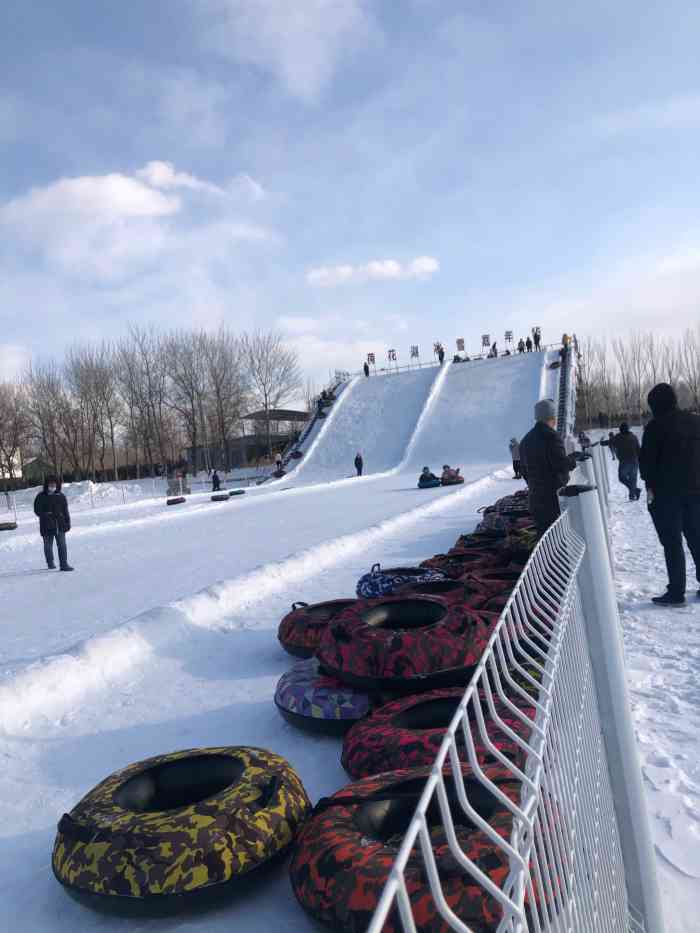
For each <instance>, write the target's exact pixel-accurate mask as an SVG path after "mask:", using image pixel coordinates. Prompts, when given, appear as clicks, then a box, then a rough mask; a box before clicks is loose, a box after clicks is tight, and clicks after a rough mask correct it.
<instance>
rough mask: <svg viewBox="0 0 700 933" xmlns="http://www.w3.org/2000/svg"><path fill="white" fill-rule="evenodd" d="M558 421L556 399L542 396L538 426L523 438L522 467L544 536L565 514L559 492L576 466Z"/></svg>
mask: <svg viewBox="0 0 700 933" xmlns="http://www.w3.org/2000/svg"><path fill="white" fill-rule="evenodd" d="M556 423H557V416H556V408H555V406H554V402H553V400H552V399H551V398H543V399H540V401H539V402H537V404H536V405H535V426H534V428H533V429H532V430H531V431H529V432H528V433H527V434H526V435H525V437H524V438H523V439H522V440H521V441H520V468H521V471H522V474H523V476H524V477H525V480H526V482H527V485H528V489H529V502H530V511H531V512H532V517H533V519H534V520H535V525H536V526H537V533H538V535H539V536H540V537H541V536H542V535H543V534H544V533H545V531H546V530H547V529H548V528H549V526H550V525H552V524H553V523H554V522H555V521H556V520H557V518H558V517H559V515H560V514H561V509H560V508H559V497H558V495H557V493H558V491H559V490H560V489H561V488H562V486H566V484H567V483H568V482H569V473H570V472H571V470H573V469H574V468H575V466H576V461H575V459H574V457H573V455H569V456H567V453H566V450H565V449H564V441H563V440H562V439H561V437H560V436H559V434H557V432H556V430H555V426H556Z"/></svg>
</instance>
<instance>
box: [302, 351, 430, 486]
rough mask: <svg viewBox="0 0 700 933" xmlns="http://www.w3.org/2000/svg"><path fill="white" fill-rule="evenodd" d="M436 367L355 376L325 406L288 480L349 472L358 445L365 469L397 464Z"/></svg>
mask: <svg viewBox="0 0 700 933" xmlns="http://www.w3.org/2000/svg"><path fill="white" fill-rule="evenodd" d="M439 373H440V370H439V369H438V368H437V367H435V366H429V367H426V368H422V369H414V370H409V371H407V372H401V373H395V374H393V375H391V374H380V375H376V376H371V377H370V378H369V379H365V378H364V377H363V376H357V377H355V379H354V380H353V381H352V382H351V383H350V385H349V386H348V387H347V389H346V390H345V391H344V392H343V394H342V395H341V396H340V398H339V399H338V401H337V402H336V403H335V405H334V406H333V407H332V408H331V410H330V412H329V414H328V417H327V418H326V424H325V426H324V427H323V429H322V430H321V431H320V432H319V434H318V436H317V439H316V443H315V444H313V445H312V447H311V448H310V449H309V451H308V453H307V455H306V457H305V458H304V460H303V461H302V463H301V464H300V466H299V467H298V468H297V470H296V471H295V472H294V474H293V478H294V481H295V482H297V481H301V482H304V483H310V482H323V481H326V480H329V479H340V478H342V477H347V476H352V475H354V473H355V468H354V466H353V461H354V459H355V455H356V453H357V452H358V450H359V451H361V453H362V457H363V459H364V470H365V472H366V473H368V474H371V473H382V472H384V471H386V470H389V469H391V468H392V467H396V466H398V464H399V463H400V462H401V460H402V459H403V456H404V454H405V451H406V447H407V445H408V442H409V440H410V438H411V435H412V434H413V430H414V428H415V426H416V423H417V421H418V418H419V417H420V413H421V411H422V410H423V406H424V405H425V402H426V399H427V398H428V394H429V392H430V388H431V386H432V384H433V382H434V381H435V378H436V377H437V376H438V375H439Z"/></svg>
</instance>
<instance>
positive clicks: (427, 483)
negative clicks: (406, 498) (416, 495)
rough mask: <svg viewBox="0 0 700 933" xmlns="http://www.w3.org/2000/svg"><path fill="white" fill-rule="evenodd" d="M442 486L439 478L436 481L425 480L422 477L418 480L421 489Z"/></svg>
mask: <svg viewBox="0 0 700 933" xmlns="http://www.w3.org/2000/svg"><path fill="white" fill-rule="evenodd" d="M440 485H441V483H440V480H439V479H438V478H437V476H436V477H435V478H434V479H423V477H422V476H421V477H419V479H418V488H419V489H435V487H436V486H440Z"/></svg>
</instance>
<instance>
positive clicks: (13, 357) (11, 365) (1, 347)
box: [0, 343, 29, 382]
mask: <svg viewBox="0 0 700 933" xmlns="http://www.w3.org/2000/svg"><path fill="white" fill-rule="evenodd" d="M28 362H29V351H28V350H27V348H26V347H23V346H20V345H19V344H16V343H0V382H11V381H13V380H14V379H17V378H18V377H19V376H20V375H21V374H22V372H23V371H24V369H25V367H26V365H27V363H28Z"/></svg>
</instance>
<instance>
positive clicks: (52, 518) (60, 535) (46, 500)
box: [34, 476, 73, 570]
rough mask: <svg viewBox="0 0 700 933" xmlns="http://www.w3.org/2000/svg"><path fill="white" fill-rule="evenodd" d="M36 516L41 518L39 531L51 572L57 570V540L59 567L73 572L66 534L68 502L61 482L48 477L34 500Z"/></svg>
mask: <svg viewBox="0 0 700 933" xmlns="http://www.w3.org/2000/svg"><path fill="white" fill-rule="evenodd" d="M34 514H35V515H37V516H38V517H39V531H40V533H41V537H42V538H43V539H44V556H45V557H46V564H47V566H48V568H49V570H55V569H56V565H55V564H54V560H53V542H54V538H55V539H56V547H57V549H58V565H59V567H60V569H61V570H72V569H73V568H72V567H71V566H70V565H69V564H68V550H67V548H66V532H68V531H70V513H69V512H68V502H67V501H66V497H65V496H64V495H63V493H62V492H61V481H60V480H59V479H57V478H56V477H55V476H47V477H46V480H45V481H44V488H43V490H42V491H41V492H40V493H39V495H38V496H37V497H36V499H35V500H34Z"/></svg>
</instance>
